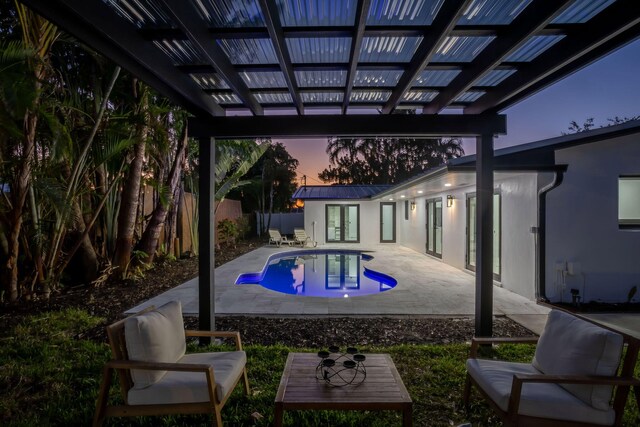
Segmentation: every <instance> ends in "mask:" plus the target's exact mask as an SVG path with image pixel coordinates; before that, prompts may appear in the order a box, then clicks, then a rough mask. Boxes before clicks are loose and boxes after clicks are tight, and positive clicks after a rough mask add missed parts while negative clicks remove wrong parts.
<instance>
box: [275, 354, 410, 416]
mask: <svg viewBox="0 0 640 427" xmlns="http://www.w3.org/2000/svg"><path fill="white" fill-rule="evenodd" d="M365 356H366V357H367V359H366V360H365V361H364V366H365V368H366V370H367V377H366V379H365V380H364V381H363V382H362V383H360V384H358V385H346V386H343V387H333V386H331V385H328V384H326V383H325V382H324V381H323V380H318V379H316V366H317V365H318V363H319V362H320V358H319V357H318V355H317V354H314V353H289V356H288V357H287V363H286V365H285V368H284V372H283V373H282V379H281V380H280V387H279V388H278V394H277V395H276V400H275V401H276V403H282V404H292V405H305V404H308V405H318V406H327V407H336V408H338V407H340V406H348V405H354V404H358V405H362V404H364V405H372V409H384V408H394V407H400V406H404V405H407V404H411V397H410V396H409V393H408V392H407V389H406V388H405V386H404V383H403V382H402V378H400V375H399V374H398V371H397V370H396V367H395V365H394V363H393V360H391V357H390V356H389V355H388V354H365ZM374 406H375V407H374Z"/></svg>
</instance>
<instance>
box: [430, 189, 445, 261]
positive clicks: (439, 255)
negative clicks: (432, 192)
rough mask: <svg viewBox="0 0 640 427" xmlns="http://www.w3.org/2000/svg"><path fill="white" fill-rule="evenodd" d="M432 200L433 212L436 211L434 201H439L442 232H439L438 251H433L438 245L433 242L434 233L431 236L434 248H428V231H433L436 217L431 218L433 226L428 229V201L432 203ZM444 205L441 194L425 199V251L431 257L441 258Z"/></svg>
mask: <svg viewBox="0 0 640 427" xmlns="http://www.w3.org/2000/svg"><path fill="white" fill-rule="evenodd" d="M432 202H433V204H434V205H433V210H434V212H435V211H436V207H435V203H436V202H440V228H441V229H442V232H441V233H440V238H441V241H440V253H438V252H436V251H435V248H436V247H438V245H436V242H435V238H436V236H435V234H434V236H433V238H434V241H433V247H434V250H433V251H430V250H429V233H430V232H434V233H435V225H436V224H437V221H436V218H434V220H433V225H434V228H433V229H429V203H432ZM444 206H445V205H444V198H443V197H442V196H440V197H433V198H431V199H427V200H425V210H426V213H425V228H426V230H427V235H426V240H425V252H426V253H427V254H428V255H431V256H433V257H436V258H440V259H442V241H443V240H444V239H443V237H444V227H443V225H444V224H442V216H443V213H444V212H443V211H444Z"/></svg>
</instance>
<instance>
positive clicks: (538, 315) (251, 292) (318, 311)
mask: <svg viewBox="0 0 640 427" xmlns="http://www.w3.org/2000/svg"><path fill="white" fill-rule="evenodd" d="M333 248H335V249H359V250H367V251H370V254H371V255H373V257H374V259H372V260H371V261H369V262H368V263H367V267H368V268H371V269H373V270H376V271H379V272H382V273H385V274H389V275H391V276H393V277H394V278H395V279H396V280H397V281H398V285H397V286H396V287H395V288H394V289H392V290H389V291H386V292H384V293H381V294H375V295H366V296H359V297H355V298H318V297H305V296H291V295H286V294H281V293H278V292H273V291H269V290H267V289H265V288H263V287H262V286H259V285H235V284H234V282H235V280H236V278H237V277H238V275H239V274H240V273H246V272H259V271H261V270H262V268H263V267H264V265H265V263H266V261H267V258H268V257H269V256H270V255H272V254H274V253H277V252H286V251H291V250H299V249H300V248H289V247H279V248H278V247H274V246H264V247H260V248H258V249H256V250H254V251H252V252H249V253H247V254H244V255H242V256H240V257H238V258H236V259H234V260H233V261H230V262H228V263H226V264H224V265H222V266H220V267H218V268H216V271H215V286H216V288H215V313H216V314H219V315H254V316H266V315H270V316H274V315H276V316H293V315H297V316H299V315H316V316H318V315H330V316H345V315H347V316H348V315H368V316H402V315H413V316H473V315H474V314H475V278H474V276H473V275H472V274H470V273H467V272H465V271H462V270H459V269H457V268H455V267H451V266H450V265H447V264H445V263H443V262H441V261H439V260H437V259H434V258H431V257H429V256H426V255H424V254H421V253H418V252H416V251H414V250H412V249H408V248H406V247H403V246H399V245H377V246H374V247H363V246H359V245H331V246H324V247H321V248H320V249H333ZM493 292H494V294H493V296H494V299H493V300H494V302H493V311H494V315H498V316H499V315H505V316H509V317H511V316H514V318H519V319H528V320H527V321H526V322H524V323H525V326H526V327H529V329H531V330H532V331H534V332H538V333H539V332H540V331H541V328H540V327H539V326H536V324H538V325H540V324H541V325H542V326H544V322H545V321H546V314H547V313H548V312H549V309H548V308H547V307H543V306H541V305H538V304H536V303H535V301H531V300H529V299H527V298H524V297H522V296H520V295H518V294H515V293H513V292H511V291H508V290H506V289H502V288H500V287H498V286H494V288H493ZM172 300H180V301H181V302H182V307H183V311H184V314H185V315H186V316H197V315H198V278H195V279H192V280H190V281H188V282H186V283H183V284H181V285H179V286H177V287H175V288H173V289H171V290H169V291H167V292H165V293H163V294H161V295H158V296H156V297H155V298H152V299H150V300H148V301H146V302H144V303H143V304H140V305H138V306H136V307H133V308H131V309H130V310H128V311H127V313H135V312H137V311H139V310H141V309H143V308H145V307H147V306H149V305H155V306H159V305H162V304H164V303H165V302H168V301H172ZM537 329H539V330H537Z"/></svg>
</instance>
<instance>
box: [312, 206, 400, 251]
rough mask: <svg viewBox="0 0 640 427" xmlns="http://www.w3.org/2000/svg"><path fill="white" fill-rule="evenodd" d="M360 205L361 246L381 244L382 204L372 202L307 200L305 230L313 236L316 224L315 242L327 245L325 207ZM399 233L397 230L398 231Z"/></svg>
mask: <svg viewBox="0 0 640 427" xmlns="http://www.w3.org/2000/svg"><path fill="white" fill-rule="evenodd" d="M327 204H331V205H360V244H362V245H373V244H377V243H380V202H378V201H370V200H331V201H316V200H306V201H305V204H304V229H305V231H306V232H307V234H308V235H309V236H312V233H313V230H314V222H315V241H316V242H318V244H319V245H324V244H325V243H326V218H325V205H327ZM398 215H399V213H398V211H396V218H398ZM396 233H397V229H396Z"/></svg>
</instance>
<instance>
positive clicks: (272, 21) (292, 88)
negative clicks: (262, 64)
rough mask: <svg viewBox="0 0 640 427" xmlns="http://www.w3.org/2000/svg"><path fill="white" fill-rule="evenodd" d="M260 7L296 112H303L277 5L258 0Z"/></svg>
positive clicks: (267, 0) (301, 113)
mask: <svg viewBox="0 0 640 427" xmlns="http://www.w3.org/2000/svg"><path fill="white" fill-rule="evenodd" d="M258 2H259V4H260V8H261V9H262V16H263V18H264V22H265V24H266V26H267V31H268V32H269V36H270V37H271V41H272V43H273V48H274V50H275V52H276V56H277V57H278V61H279V62H280V68H281V69H282V73H283V74H284V80H285V82H286V83H287V87H288V88H289V92H290V93H291V99H293V104H294V105H295V107H296V110H297V111H298V114H300V115H303V114H304V105H303V104H302V99H301V98H300V93H299V92H298V83H297V82H296V76H295V74H294V72H293V67H292V65H291V56H290V55H289V49H288V48H287V44H286V42H285V40H284V35H283V31H282V23H281V22H280V16H279V15H278V7H277V5H276V2H274V1H269V0H258Z"/></svg>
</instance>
